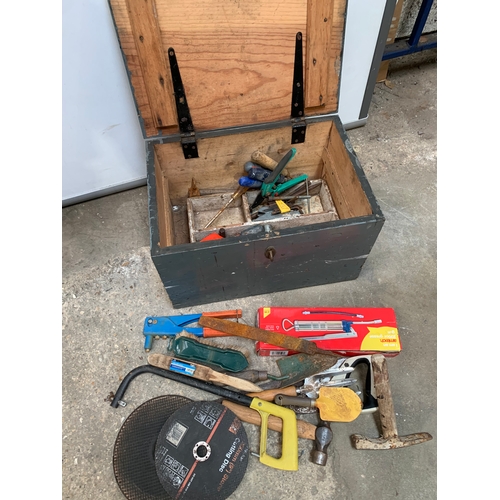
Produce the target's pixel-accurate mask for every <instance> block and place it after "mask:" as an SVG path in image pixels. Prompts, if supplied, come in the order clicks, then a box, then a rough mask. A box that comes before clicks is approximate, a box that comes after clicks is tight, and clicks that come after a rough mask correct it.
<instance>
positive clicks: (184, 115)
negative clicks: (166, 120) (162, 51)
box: [168, 47, 198, 160]
mask: <svg viewBox="0 0 500 500" xmlns="http://www.w3.org/2000/svg"><path fill="white" fill-rule="evenodd" d="M168 61H169V63H170V72H171V74H172V85H173V87H174V95H175V105H176V107H177V119H178V120H179V130H180V133H181V145H182V151H183V153H184V158H185V159H186V160H188V159H190V158H198V146H197V145H196V136H195V132H194V126H193V121H192V120H191V114H190V113H189V106H188V103H187V99H186V94H185V93H184V85H183V84H182V78H181V73H180V71H179V66H178V65H177V58H176V57H175V50H174V49H173V48H171V47H170V48H169V49H168Z"/></svg>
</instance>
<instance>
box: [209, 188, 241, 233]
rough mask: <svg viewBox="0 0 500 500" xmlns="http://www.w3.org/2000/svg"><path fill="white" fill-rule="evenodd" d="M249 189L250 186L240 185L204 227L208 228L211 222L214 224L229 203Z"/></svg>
mask: <svg viewBox="0 0 500 500" xmlns="http://www.w3.org/2000/svg"><path fill="white" fill-rule="evenodd" d="M247 191H248V187H246V186H238V189H237V190H236V191H235V192H234V193H233V194H232V195H231V198H230V199H229V201H228V202H227V203H226V204H225V205H224V206H223V207H222V208H221V209H220V210H219V211H218V212H217V213H216V214H215V215H214V216H213V217H212V218H211V219H210V220H209V221H208V222H207V224H206V225H205V227H204V228H203V229H207V228H208V227H209V226H210V225H211V224H213V223H214V222H215V221H216V220H217V219H218V218H219V217H220V215H221V214H222V212H224V210H226V208H227V207H228V206H229V205H231V203H232V202H233V201H234V200H236V199H237V198H239V197H240V196H242V195H243V194H245V193H246V192H247Z"/></svg>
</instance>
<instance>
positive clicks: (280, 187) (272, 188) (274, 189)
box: [251, 148, 307, 210]
mask: <svg viewBox="0 0 500 500" xmlns="http://www.w3.org/2000/svg"><path fill="white" fill-rule="evenodd" d="M296 152H297V150H296V149H295V148H292V149H290V151H288V152H287V153H286V154H285V156H283V158H281V160H280V162H279V163H278V165H276V168H275V169H274V170H273V172H272V174H270V175H269V176H268V177H266V179H264V181H263V182H262V186H261V188H260V193H259V194H258V195H257V198H255V201H254V202H253V204H252V206H251V210H253V209H254V208H257V207H258V206H259V205H261V204H262V202H263V201H264V199H265V198H266V197H267V196H272V195H278V194H280V193H282V192H283V191H286V190H287V189H290V188H291V187H293V186H295V184H298V183H299V182H302V181H303V180H305V179H307V175H306V174H302V175H300V176H299V177H295V178H294V179H290V180H289V181H287V182H284V183H282V184H276V181H277V180H278V179H279V177H280V174H281V172H282V171H283V170H284V168H285V167H286V165H287V164H288V162H289V161H290V160H291V159H292V158H293V157H294V156H295V153H296Z"/></svg>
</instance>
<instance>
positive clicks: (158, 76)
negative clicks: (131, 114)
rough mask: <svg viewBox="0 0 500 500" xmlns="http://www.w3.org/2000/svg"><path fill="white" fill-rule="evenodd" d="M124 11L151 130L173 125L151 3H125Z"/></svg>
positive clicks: (169, 91) (145, 0)
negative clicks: (153, 126) (149, 113)
mask: <svg viewBox="0 0 500 500" xmlns="http://www.w3.org/2000/svg"><path fill="white" fill-rule="evenodd" d="M127 9H128V12H129V16H130V23H131V26H132V34H133V37H134V41H135V46H136V48H137V54H138V56H139V64H140V65H141V69H142V74H143V78H144V83H145V87H146V93H147V96H148V101H149V104H150V106H151V112H152V118H153V121H154V124H155V127H156V128H163V127H169V126H172V125H175V124H176V123H177V114H176V112H175V101H174V92H173V87H172V77H171V75H170V71H169V66H168V64H167V61H166V58H165V54H164V53H163V47H162V42H161V36H160V29H159V27H158V22H157V18H156V6H155V3H154V0H127Z"/></svg>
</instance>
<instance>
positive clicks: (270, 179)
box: [263, 148, 297, 184]
mask: <svg viewBox="0 0 500 500" xmlns="http://www.w3.org/2000/svg"><path fill="white" fill-rule="evenodd" d="M296 152H297V150H296V149H295V148H292V149H290V151H288V152H287V153H286V154H285V156H283V158H281V160H280V161H279V162H278V165H276V168H275V169H274V170H273V172H272V174H270V175H269V176H268V177H266V179H264V182H263V184H274V182H275V180H276V179H277V178H278V177H279V175H280V174H281V172H282V171H283V169H284V168H285V167H286V165H287V163H288V162H289V161H290V160H291V159H292V158H293V157H294V156H295V153H296Z"/></svg>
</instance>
